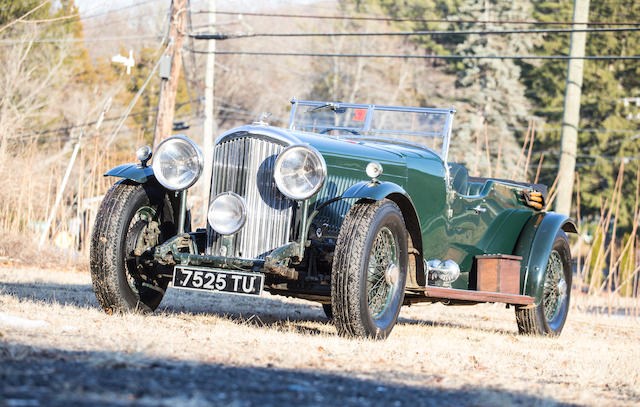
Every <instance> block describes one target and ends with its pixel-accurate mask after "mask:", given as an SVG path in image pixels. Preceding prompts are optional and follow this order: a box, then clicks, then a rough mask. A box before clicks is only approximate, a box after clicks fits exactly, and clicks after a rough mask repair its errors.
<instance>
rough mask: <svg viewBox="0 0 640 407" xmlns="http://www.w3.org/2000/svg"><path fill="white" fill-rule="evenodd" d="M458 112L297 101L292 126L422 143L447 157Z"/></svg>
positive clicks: (316, 131) (338, 133) (331, 132)
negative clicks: (454, 114)
mask: <svg viewBox="0 0 640 407" xmlns="http://www.w3.org/2000/svg"><path fill="white" fill-rule="evenodd" d="M454 112H455V111H454V110H453V109H430V108H417V107H400V106H380V105H356V104H351V103H327V102H312V101H297V100H293V101H292V111H291V119H290V122H289V128H290V129H292V130H302V131H309V132H313V133H320V134H332V135H346V136H366V137H368V138H371V137H376V138H378V137H384V138H386V139H391V140H390V141H396V142H409V143H412V144H419V145H422V146H424V147H427V148H430V149H432V150H434V151H435V152H437V153H438V154H440V156H441V157H442V158H443V159H444V160H446V156H447V152H448V148H449V145H448V144H449V134H450V128H451V119H452V116H453V113H454Z"/></svg>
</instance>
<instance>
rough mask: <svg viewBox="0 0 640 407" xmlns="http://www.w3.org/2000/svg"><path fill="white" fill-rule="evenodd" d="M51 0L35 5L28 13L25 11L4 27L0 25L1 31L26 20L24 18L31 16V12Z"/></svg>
mask: <svg viewBox="0 0 640 407" xmlns="http://www.w3.org/2000/svg"><path fill="white" fill-rule="evenodd" d="M49 1H50V0H44V1H43V2H42V3H40V4H39V5H38V6H35V7H34V8H32V9H31V10H29V11H27V12H26V13H24V14H23V15H21V16H20V17H18V18H16V19H15V20H13V21H10V22H9V23H7V24H5V25H3V26H2V27H0V32H2V31H4V30H6V29H7V28H9V27H11V26H12V25H14V24H16V23H19V22H22V21H24V20H23V18H25V17H27V16H29V15H30V14H32V13H34V12H35V11H36V10H38V9H40V8H41V7H42V6H44V5H45V4H47V3H48V2H49Z"/></svg>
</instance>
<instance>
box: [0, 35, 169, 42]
mask: <svg viewBox="0 0 640 407" xmlns="http://www.w3.org/2000/svg"><path fill="white" fill-rule="evenodd" d="M151 38H158V35H157V34H146V35H126V36H121V37H92V38H43V39H39V40H11V39H0V44H7V45H12V44H28V43H47V44H56V43H81V42H100V41H124V40H136V39H151Z"/></svg>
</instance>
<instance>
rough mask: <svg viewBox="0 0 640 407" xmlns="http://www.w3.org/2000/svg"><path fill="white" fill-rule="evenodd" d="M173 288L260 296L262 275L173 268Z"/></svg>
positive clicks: (197, 268)
mask: <svg viewBox="0 0 640 407" xmlns="http://www.w3.org/2000/svg"><path fill="white" fill-rule="evenodd" d="M173 286H174V287H176V288H185V289H189V290H199V291H218V292H223V293H231V294H243V295H260V294H261V293H262V289H263V287H264V274H260V273H248V272H244V271H235V270H225V269H216V268H205V267H191V266H175V268H174V269H173Z"/></svg>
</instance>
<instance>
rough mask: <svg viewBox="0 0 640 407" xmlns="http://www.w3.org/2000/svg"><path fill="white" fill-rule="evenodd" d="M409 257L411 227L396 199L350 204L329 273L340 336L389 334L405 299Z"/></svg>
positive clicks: (334, 311)
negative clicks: (408, 240)
mask: <svg viewBox="0 0 640 407" xmlns="http://www.w3.org/2000/svg"><path fill="white" fill-rule="evenodd" d="M407 258H408V253H407V231H406V227H405V224H404V219H403V217H402V213H401V212H400V209H399V208H398V206H397V205H396V204H395V203H393V202H392V201H390V200H386V199H385V200H382V201H378V202H373V203H371V202H359V203H356V204H355V205H353V206H352V207H351V209H350V210H349V213H348V214H347V217H346V218H345V220H344V223H343V225H342V228H341V230H340V235H339V237H338V241H337V244H336V251H335V254H334V262H333V270H332V276H331V306H332V314H333V321H334V323H335V325H336V328H337V329H338V333H339V334H340V335H343V336H352V337H369V338H386V337H387V336H388V335H389V333H390V332H391V330H392V329H393V327H394V325H395V323H396V320H397V318H398V313H399V312H400V307H401V306H402V302H403V299H404V287H405V282H406V276H407Z"/></svg>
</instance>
